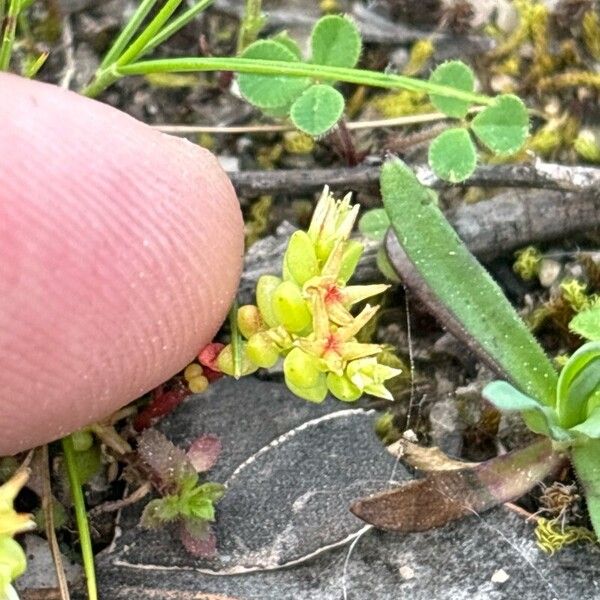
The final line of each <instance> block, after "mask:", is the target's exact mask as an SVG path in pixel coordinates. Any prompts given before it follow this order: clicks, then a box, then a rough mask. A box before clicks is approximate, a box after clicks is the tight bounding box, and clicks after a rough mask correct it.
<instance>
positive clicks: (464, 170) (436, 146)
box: [429, 127, 477, 183]
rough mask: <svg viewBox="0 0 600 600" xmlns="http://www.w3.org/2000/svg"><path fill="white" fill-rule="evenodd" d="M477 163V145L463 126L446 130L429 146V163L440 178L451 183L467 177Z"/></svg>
mask: <svg viewBox="0 0 600 600" xmlns="http://www.w3.org/2000/svg"><path fill="white" fill-rule="evenodd" d="M476 164H477V151H476V150H475V145H474V144H473V140H472V139H471V136H470V135H469V132H468V131H467V130H466V129H463V128H462V127H454V128H453V129H448V130H446V131H444V132H443V133H441V134H440V135H438V136H437V137H436V138H435V139H434V140H433V142H431V145H430V146H429V165H430V166H431V168H432V169H433V172H434V173H435V174H436V175H437V176H438V177H439V178H440V179H444V180H445V181H449V182H450V183H458V182H459V181H464V180H465V179H467V178H468V177H469V176H470V175H471V174H472V173H473V171H474V170H475V165H476Z"/></svg>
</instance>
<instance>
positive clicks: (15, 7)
mask: <svg viewBox="0 0 600 600" xmlns="http://www.w3.org/2000/svg"><path fill="white" fill-rule="evenodd" d="M20 9H21V3H20V0H10V4H9V5H8V12H7V13H6V17H5V19H4V31H3V32H2V44H1V45H0V71H6V70H7V69H8V65H9V63H10V57H11V55H12V49H13V44H14V42H15V31H16V28H17V19H18V17H19V11H20Z"/></svg>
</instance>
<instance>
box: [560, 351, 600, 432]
mask: <svg viewBox="0 0 600 600" xmlns="http://www.w3.org/2000/svg"><path fill="white" fill-rule="evenodd" d="M599 387H600V342H588V343H587V344H584V345H583V346H582V347H581V348H579V350H577V352H575V353H574V354H573V356H571V358H569V360H568V361H567V364H566V365H565V366H564V367H563V369H562V371H561V372H560V377H559V378H558V387H557V390H556V412H557V413H558V419H559V421H560V424H561V425H562V426H563V427H568V428H570V427H574V426H575V425H579V424H580V423H583V422H584V421H585V420H586V419H587V416H588V401H589V399H590V397H591V396H592V394H594V392H596V391H597V390H598V388H599Z"/></svg>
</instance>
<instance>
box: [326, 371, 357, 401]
mask: <svg viewBox="0 0 600 600" xmlns="http://www.w3.org/2000/svg"><path fill="white" fill-rule="evenodd" d="M327 387H328V388H329V391H330V392H331V393H332V394H333V395H334V396H335V397H336V398H337V399H338V400H341V401H342V402H356V401H357V400H358V399H359V398H360V397H361V396H362V391H361V390H360V388H358V387H357V386H355V385H354V384H353V383H352V382H351V381H350V380H349V379H348V377H346V376H345V375H336V374H335V373H328V374H327Z"/></svg>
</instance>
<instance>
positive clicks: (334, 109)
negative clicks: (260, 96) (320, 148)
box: [290, 84, 344, 137]
mask: <svg viewBox="0 0 600 600" xmlns="http://www.w3.org/2000/svg"><path fill="white" fill-rule="evenodd" d="M343 112H344V96H342V94H340V93H339V92H338V91H337V90H336V89H334V88H332V87H331V86H330V85H323V84H315V85H311V86H310V87H309V88H308V89H307V90H305V91H304V92H303V93H302V95H301V96H300V97H299V98H298V99H297V100H296V101H295V102H294V103H293V104H292V108H291V109H290V117H291V119H292V123H294V125H295V126H296V127H297V128H298V129H299V130H300V131H303V132H304V133H308V135H312V136H315V137H316V136H319V135H323V134H325V133H327V132H328V131H329V130H330V129H331V128H332V127H333V126H334V125H335V124H336V123H337V122H338V121H339V120H340V117H341V116H342V113H343Z"/></svg>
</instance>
